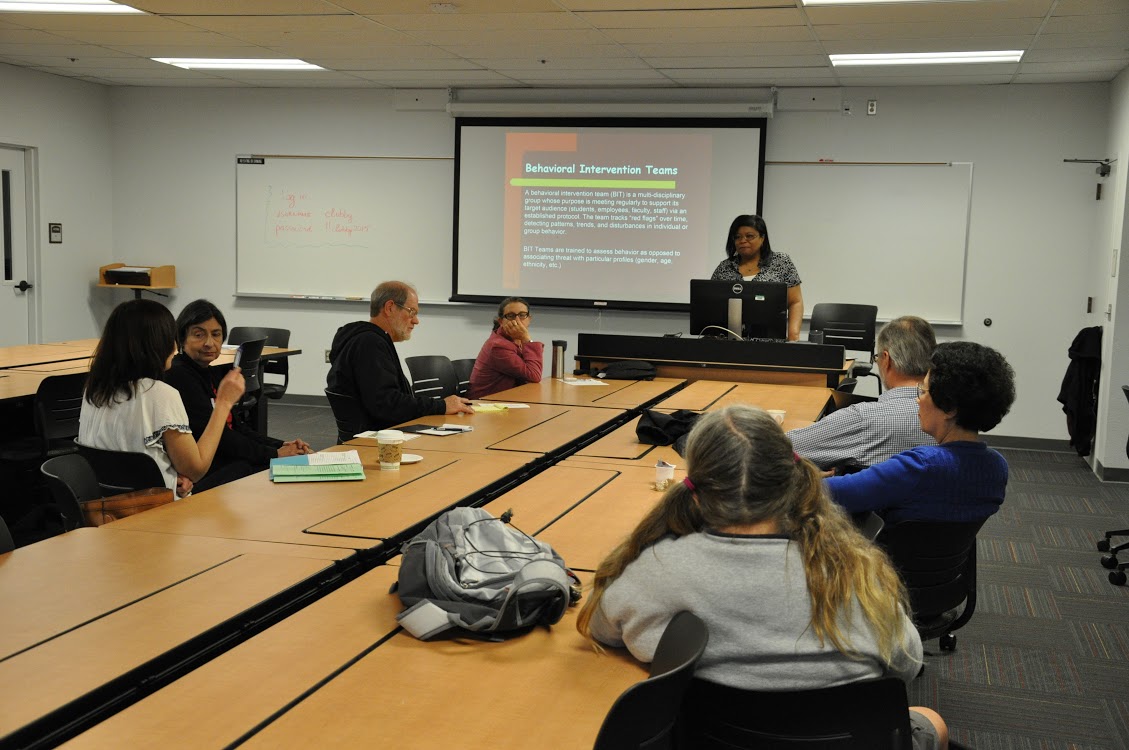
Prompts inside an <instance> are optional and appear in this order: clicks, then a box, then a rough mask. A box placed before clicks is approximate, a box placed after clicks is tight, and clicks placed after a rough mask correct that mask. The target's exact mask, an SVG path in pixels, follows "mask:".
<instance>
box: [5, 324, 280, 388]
mask: <svg viewBox="0 0 1129 750" xmlns="http://www.w3.org/2000/svg"><path fill="white" fill-rule="evenodd" d="M86 342H93V343H90V344H89V345H88V344H87V343H86ZM97 343H98V339H86V340H84V342H73V343H66V344H27V345H25V346H18V347H4V348H0V362H8V363H12V364H2V365H0V401H5V400H17V399H24V398H31V397H32V396H34V395H35V392H36V390H37V389H38V388H39V384H40V383H41V382H43V380H44V379H45V378H49V377H51V376H52V375H66V374H70V373H75V372H89V371H90V355H91V354H93V352H94V346H95V345H96V344H97ZM55 349H60V350H63V351H65V352H67V354H66V356H65V357H64V358H56V359H52V358H51V357H58V356H59V355H57V354H52V352H53V351H54V350H55ZM12 350H16V351H15V352H13V351H12ZM301 353H302V350H301V349H292V348H280V347H275V346H268V347H264V348H263V357H264V358H267V357H291V356H294V355H296V354H301ZM234 359H235V355H234V353H232V352H228V351H224V352H223V353H221V354H220V356H219V357H218V358H217V359H216V361H215V362H213V363H212V365H213V366H217V365H229V364H231V363H232V361H233V360H234ZM17 363H18V364H17Z"/></svg>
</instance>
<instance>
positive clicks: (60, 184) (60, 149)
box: [0, 64, 113, 341]
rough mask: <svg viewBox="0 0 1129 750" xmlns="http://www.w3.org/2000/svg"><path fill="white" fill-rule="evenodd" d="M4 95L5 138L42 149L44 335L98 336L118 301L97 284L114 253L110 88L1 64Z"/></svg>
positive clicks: (38, 288) (39, 298) (39, 287)
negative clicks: (51, 238) (59, 232)
mask: <svg viewBox="0 0 1129 750" xmlns="http://www.w3.org/2000/svg"><path fill="white" fill-rule="evenodd" d="M0 102H3V104H2V105H0V143H7V144H12V145H18V146H29V147H35V148H37V149H38V155H39V169H38V172H39V208H40V212H39V226H38V234H39V236H40V239H41V242H40V246H39V254H40V271H41V272H40V273H39V274H38V275H37V274H34V273H32V274H31V276H32V281H33V283H34V284H35V290H34V292H32V293H31V294H32V295H34V297H33V299H34V304H36V305H38V306H39V308H40V315H39V316H38V318H39V336H38V338H39V340H41V341H60V340H63V339H68V338H86V337H90V336H96V335H97V334H98V332H99V330H100V328H101V324H102V323H103V322H104V321H105V319H106V316H107V315H108V314H109V310H110V309H112V307H113V298H112V294H103V293H102V292H104V291H105V290H100V289H97V288H96V287H95V286H94V284H96V283H97V281H98V267H99V266H102V265H105V264H106V263H109V262H110V258H111V256H112V254H113V253H112V240H113V233H112V231H111V229H112V224H111V206H112V205H113V201H112V199H111V196H112V195H113V192H112V182H113V179H112V172H113V169H112V166H113V165H112V159H111V138H110V97H109V93H108V90H107V89H106V87H104V86H99V85H96V84H91V83H85V82H83V81H76V80H73V79H69V78H61V77H59V76H52V75H47V74H44V73H37V72H34V71H28V70H23V69H20V68H14V67H11V66H9V65H3V64H0ZM48 222H62V224H63V239H64V241H63V244H61V245H51V244H49V243H48V242H47V223H48Z"/></svg>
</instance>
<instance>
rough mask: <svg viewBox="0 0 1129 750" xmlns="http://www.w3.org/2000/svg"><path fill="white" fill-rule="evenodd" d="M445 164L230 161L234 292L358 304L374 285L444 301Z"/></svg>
mask: <svg viewBox="0 0 1129 750" xmlns="http://www.w3.org/2000/svg"><path fill="white" fill-rule="evenodd" d="M453 165H454V161H453V159H451V158H449V157H447V158H404V157H375V158H335V157H291V156H266V157H238V158H237V162H236V168H235V184H236V191H235V194H236V210H235V224H236V253H235V254H236V294H238V295H247V296H287V297H312V298H330V299H334V298H344V299H357V298H362V299H367V298H368V296H369V294H370V293H371V292H372V290H373V288H374V287H375V286H376V285H377V284H378V283H380V282H381V281H387V280H390V279H398V280H401V281H407V282H410V283H412V284H415V286H416V288H417V289H418V290H419V296H420V299H425V300H440V299H443V300H445V299H447V298H448V297H449V296H450V294H451V237H452V229H451V227H452V218H451V217H452V200H453V197H452V196H453V190H454V188H453V185H454V175H453V169H454V166H453Z"/></svg>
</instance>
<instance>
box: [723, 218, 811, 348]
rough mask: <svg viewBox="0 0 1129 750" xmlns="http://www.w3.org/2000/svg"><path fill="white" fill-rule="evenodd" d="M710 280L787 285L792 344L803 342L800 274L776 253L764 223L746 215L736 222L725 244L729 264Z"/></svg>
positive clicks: (731, 225) (802, 297) (780, 254)
mask: <svg viewBox="0 0 1129 750" xmlns="http://www.w3.org/2000/svg"><path fill="white" fill-rule="evenodd" d="M710 278H712V279H713V280H714V281H740V280H742V279H744V280H745V281H775V282H779V283H781V284H785V285H787V287H788V340H789V341H797V340H799V338H800V325H801V324H802V323H803V320H804V295H803V293H802V292H801V291H800V273H799V271H797V270H796V266H795V264H794V263H792V259H791V258H789V257H788V256H787V255H785V254H784V253H777V252H774V251H773V249H772V243H771V242H769V240H768V226H767V225H766V224H765V223H764V219H762V218H761V217H759V216H755V215H752V214H742V215H741V216H738V217H737V218H736V219H734V220H733V223H732V224H730V225H729V236H728V237H727V239H726V241H725V260H723V261H722V262H721V263H720V264H719V265H718V267H717V268H715V269H714V272H713V276H711V277H710Z"/></svg>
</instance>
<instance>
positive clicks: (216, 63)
mask: <svg viewBox="0 0 1129 750" xmlns="http://www.w3.org/2000/svg"><path fill="white" fill-rule="evenodd" d="M150 59H152V60H155V61H156V62H159V63H165V64H166V65H175V66H176V67H178V68H184V69H185V70H325V68H323V67H321V66H320V65H314V64H313V63H308V62H306V61H305V60H285V59H266V60H255V59H240V58H234V57H228V58H225V57H153V58H150Z"/></svg>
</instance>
